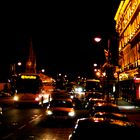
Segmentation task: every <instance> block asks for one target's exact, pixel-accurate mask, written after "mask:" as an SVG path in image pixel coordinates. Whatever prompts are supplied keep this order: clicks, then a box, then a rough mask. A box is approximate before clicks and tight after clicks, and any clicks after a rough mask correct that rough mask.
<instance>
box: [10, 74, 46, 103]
mask: <svg viewBox="0 0 140 140" xmlns="http://www.w3.org/2000/svg"><path fill="white" fill-rule="evenodd" d="M11 85H12V87H13V90H14V94H13V100H14V103H15V105H19V104H37V105H44V104H45V103H47V102H48V100H49V99H48V98H49V93H47V92H46V91H45V90H44V88H43V84H42V80H41V77H40V76H39V75H38V74H36V73H22V74H18V75H16V76H13V77H12V80H11Z"/></svg>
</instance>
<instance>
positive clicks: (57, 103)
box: [50, 100, 73, 108]
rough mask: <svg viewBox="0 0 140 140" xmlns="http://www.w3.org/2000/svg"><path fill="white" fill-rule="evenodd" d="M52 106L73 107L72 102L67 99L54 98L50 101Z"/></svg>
mask: <svg viewBox="0 0 140 140" xmlns="http://www.w3.org/2000/svg"><path fill="white" fill-rule="evenodd" d="M50 107H66V108H72V107H73V105H72V102H70V101H65V100H52V101H51V103H50Z"/></svg>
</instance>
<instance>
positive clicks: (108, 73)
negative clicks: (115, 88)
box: [94, 37, 113, 102]
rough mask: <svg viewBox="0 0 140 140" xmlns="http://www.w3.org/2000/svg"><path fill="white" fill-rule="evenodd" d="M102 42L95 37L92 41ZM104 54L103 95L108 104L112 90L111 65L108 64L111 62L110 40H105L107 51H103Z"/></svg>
mask: <svg viewBox="0 0 140 140" xmlns="http://www.w3.org/2000/svg"><path fill="white" fill-rule="evenodd" d="M101 40H102V38H100V37H95V38H94V41H95V42H97V43H99V42H100V41H101ZM104 53H105V58H106V61H105V63H104V64H103V66H102V69H104V70H105V71H106V80H105V83H104V86H105V90H106V91H105V92H106V93H105V94H106V99H107V101H108V102H109V101H110V97H109V96H110V92H111V90H112V81H113V80H112V79H113V65H112V64H111V63H110V60H111V53H110V39H108V40H107V50H106V49H104Z"/></svg>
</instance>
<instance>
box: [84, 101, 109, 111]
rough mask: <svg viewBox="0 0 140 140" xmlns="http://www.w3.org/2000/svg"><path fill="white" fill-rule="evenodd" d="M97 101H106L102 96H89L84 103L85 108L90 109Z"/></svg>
mask: <svg viewBox="0 0 140 140" xmlns="http://www.w3.org/2000/svg"><path fill="white" fill-rule="evenodd" d="M99 103H107V101H106V100H105V99H102V98H90V99H89V101H88V102H87V103H86V104H85V109H92V107H94V105H95V104H99Z"/></svg>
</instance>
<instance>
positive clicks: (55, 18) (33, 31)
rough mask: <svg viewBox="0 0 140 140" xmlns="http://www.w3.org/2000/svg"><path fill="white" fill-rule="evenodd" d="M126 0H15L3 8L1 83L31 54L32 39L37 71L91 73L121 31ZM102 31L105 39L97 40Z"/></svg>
mask: <svg viewBox="0 0 140 140" xmlns="http://www.w3.org/2000/svg"><path fill="white" fill-rule="evenodd" d="M119 3H120V0H106V1H105V0H98V1H95V2H94V1H93V2H91V1H90V2H87V1H83V2H82V1H79V2H75V1H74V2H73V1H63V2H62V1H61V2H60V1H59V2H58V1H57V2H50V3H48V2H46V3H37V2H36V3H35V2H34V3H32V4H29V3H28V4H25V3H17V4H16V5H14V4H13V3H11V4H12V5H11V4H9V5H3V6H2V7H3V10H2V11H1V14H2V15H1V27H0V28H1V31H0V34H1V41H0V46H1V51H0V64H1V69H0V71H1V73H0V81H2V80H3V79H6V78H7V77H8V74H9V65H10V64H11V63H16V62H18V61H23V62H25V61H26V59H27V58H28V53H29V52H28V51H29V45H30V43H29V41H30V40H32V45H33V49H34V51H35V53H36V60H37V69H38V70H39V69H42V68H45V69H46V74H47V75H50V76H56V74H58V73H64V74H68V75H70V76H71V77H74V76H78V75H82V76H90V75H91V70H92V64H93V63H99V64H103V63H104V61H105V58H104V52H103V49H104V48H106V47H107V39H108V38H109V37H110V36H112V35H113V34H114V32H115V21H114V16H115V13H116V11H117V8H118V6H119ZM97 35H100V36H101V37H102V38H103V42H102V43H100V44H97V43H95V42H93V38H94V37H95V36H97Z"/></svg>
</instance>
